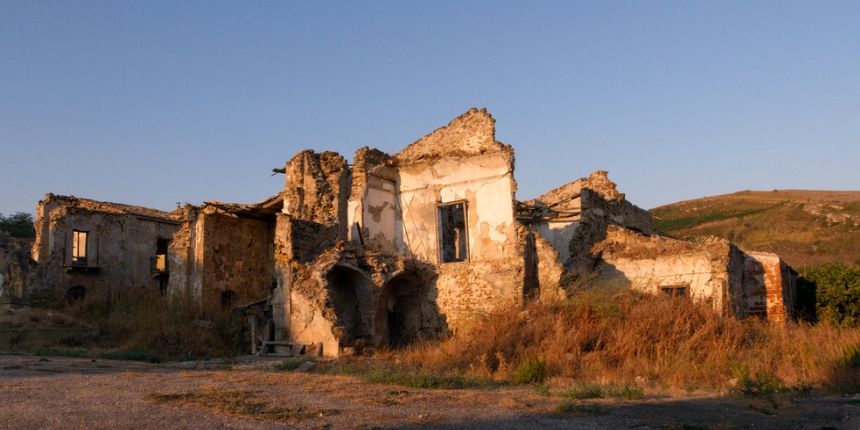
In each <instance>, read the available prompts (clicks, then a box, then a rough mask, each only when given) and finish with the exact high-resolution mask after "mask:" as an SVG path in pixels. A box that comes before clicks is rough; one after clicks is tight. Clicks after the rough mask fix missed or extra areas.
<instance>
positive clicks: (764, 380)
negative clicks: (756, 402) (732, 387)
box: [737, 372, 788, 396]
mask: <svg viewBox="0 0 860 430" xmlns="http://www.w3.org/2000/svg"><path fill="white" fill-rule="evenodd" d="M787 389H788V388H787V387H786V386H785V385H783V384H782V382H780V381H779V379H778V378H777V377H776V376H774V375H773V374H772V373H767V372H758V373H756V374H755V377H750V376H749V374H743V375H742V376H741V379H740V384H739V386H738V388H737V391H738V392H740V393H741V394H745V395H748V396H770V395H772V394H776V393H779V392H782V391H786V390H787Z"/></svg>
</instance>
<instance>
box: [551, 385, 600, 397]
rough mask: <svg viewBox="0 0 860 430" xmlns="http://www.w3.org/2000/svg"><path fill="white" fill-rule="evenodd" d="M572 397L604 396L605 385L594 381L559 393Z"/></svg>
mask: <svg viewBox="0 0 860 430" xmlns="http://www.w3.org/2000/svg"><path fill="white" fill-rule="evenodd" d="M559 395H561V396H562V397H567V398H570V399H599V398H601V397H603V387H601V386H600V385H597V384H594V383H589V382H586V383H583V384H579V385H576V386H574V387H571V388H569V389H567V390H564V391H562V392H560V393H559Z"/></svg>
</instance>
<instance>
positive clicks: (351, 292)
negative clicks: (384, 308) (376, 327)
mask: <svg viewBox="0 0 860 430" xmlns="http://www.w3.org/2000/svg"><path fill="white" fill-rule="evenodd" d="M325 280H326V287H327V289H328V295H329V300H330V305H331V307H332V308H333V310H334V316H335V319H334V321H332V333H333V334H334V335H335V338H336V339H337V340H338V344H339V345H340V346H341V347H343V346H351V345H354V344H355V343H356V342H357V341H359V340H360V341H362V342H365V343H366V342H367V341H369V340H370V337H371V336H370V334H371V329H370V322H371V321H370V314H371V312H370V311H371V309H372V304H371V298H372V291H373V289H374V285H373V282H372V281H371V280H370V278H368V277H367V276H366V275H365V274H364V273H363V272H361V271H359V270H358V269H355V268H352V267H349V266H344V265H336V266H334V267H333V268H332V269H331V270H330V271H329V272H328V273H326V276H325Z"/></svg>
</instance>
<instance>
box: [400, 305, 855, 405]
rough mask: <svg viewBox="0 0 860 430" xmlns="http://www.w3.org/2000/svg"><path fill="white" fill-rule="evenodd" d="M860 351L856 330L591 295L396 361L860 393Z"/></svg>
mask: <svg viewBox="0 0 860 430" xmlns="http://www.w3.org/2000/svg"><path fill="white" fill-rule="evenodd" d="M858 351H860V329H856V328H855V329H846V328H834V327H830V326H827V325H816V326H812V325H807V324H790V325H788V326H782V325H775V324H770V323H767V322H764V321H758V320H746V321H739V320H736V319H734V318H723V317H720V316H718V315H716V314H715V313H714V312H713V311H712V310H711V309H709V308H707V307H704V306H701V305H698V304H696V303H693V302H690V301H688V300H684V299H666V298H663V297H654V296H649V295H642V294H637V293H635V292H632V291H616V292H596V291H584V292H579V293H577V294H576V295H575V297H574V298H573V299H569V300H567V301H564V302H558V303H552V304H542V303H536V304H532V305H530V306H528V307H526V308H525V309H500V310H498V311H495V312H493V313H491V314H490V315H489V316H487V317H486V318H484V319H481V320H479V321H475V322H474V323H473V324H471V325H470V326H468V327H466V328H464V329H462V330H460V331H459V332H458V333H457V334H456V335H455V336H453V337H452V338H450V339H447V340H444V341H441V342H438V343H424V344H419V345H415V346H413V347H411V348H409V349H406V350H402V351H399V352H389V353H388V354H389V355H390V357H388V358H389V359H390V360H392V361H395V362H398V363H400V365H399V366H400V367H401V368H405V369H412V370H413V371H415V372H423V373H428V372H433V373H441V374H458V375H465V376H467V377H474V378H488V379H493V380H497V381H515V380H517V378H518V375H520V374H522V372H523V370H522V366H534V364H533V363H535V362H540V363H543V364H544V365H545V375H543V376H545V377H546V378H547V379H548V380H549V381H550V382H554V383H556V384H559V383H567V384H570V383H579V384H581V383H587V382H595V383H598V384H599V385H601V386H606V387H612V386H614V387H625V386H631V387H632V386H636V387H648V388H660V389H681V390H691V389H704V390H714V389H716V390H727V389H733V390H736V391H743V392H747V393H750V394H755V393H757V392H772V391H779V390H782V389H784V388H786V387H791V388H804V389H806V388H824V389H836V390H839V391H850V390H857V389H860V352H858ZM529 363H532V364H529ZM537 379H539V378H535V380H537Z"/></svg>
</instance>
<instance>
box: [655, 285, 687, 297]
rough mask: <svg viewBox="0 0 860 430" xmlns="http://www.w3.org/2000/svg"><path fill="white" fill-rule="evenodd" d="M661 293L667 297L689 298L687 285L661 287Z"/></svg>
mask: <svg viewBox="0 0 860 430" xmlns="http://www.w3.org/2000/svg"><path fill="white" fill-rule="evenodd" d="M660 291H662V292H663V294H665V295H666V296H667V297H687V294H688V291H687V286H686V285H669V286H665V287H660Z"/></svg>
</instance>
